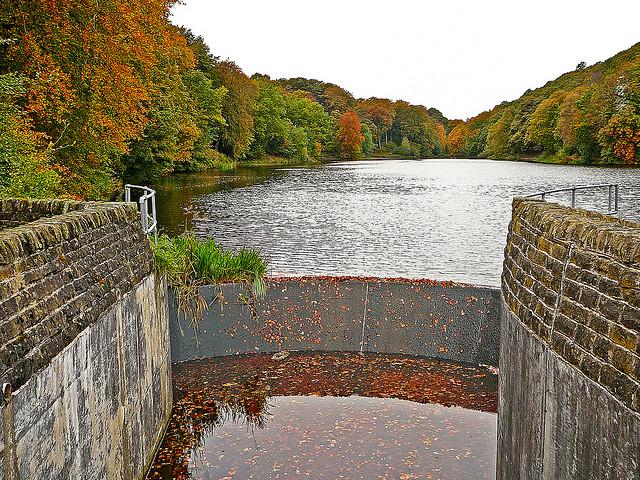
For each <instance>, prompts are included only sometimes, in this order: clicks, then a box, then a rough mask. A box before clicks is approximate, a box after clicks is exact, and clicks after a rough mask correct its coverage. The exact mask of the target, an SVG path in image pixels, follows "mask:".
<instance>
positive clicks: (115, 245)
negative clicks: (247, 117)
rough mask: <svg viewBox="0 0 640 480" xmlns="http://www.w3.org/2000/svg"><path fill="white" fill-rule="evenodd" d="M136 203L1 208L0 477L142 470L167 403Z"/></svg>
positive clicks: (161, 342)
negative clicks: (0, 399)
mask: <svg viewBox="0 0 640 480" xmlns="http://www.w3.org/2000/svg"><path fill="white" fill-rule="evenodd" d="M166 295H167V293H166V285H165V284H164V282H162V281H157V279H156V278H155V276H154V274H153V270H152V258H151V252H150V249H149V245H148V241H147V239H146V237H145V235H144V234H143V233H142V230H141V227H140V219H139V215H138V213H137V211H136V208H135V205H133V204H131V205H126V204H97V203H79V202H71V201H69V202H67V201H22V200H5V201H2V202H1V204H0V313H1V316H0V332H1V335H2V337H1V338H2V342H1V345H0V382H1V384H2V386H3V392H2V393H3V396H2V415H1V417H0V455H1V457H2V460H3V463H2V468H1V469H0V479H7V480H8V479H27V478H38V479H45V478H52V479H54V478H55V479H57V478H83V479H89V478H96V479H97V478H121V479H133V478H141V477H142V476H143V475H144V473H145V470H146V466H147V465H148V464H149V463H150V462H151V461H152V458H153V455H154V452H155V448H156V446H157V445H158V444H159V442H160V440H161V436H162V433H163V428H164V425H165V424H166V421H167V420H168V416H169V414H170V411H171V402H172V397H171V371H170V358H169V335H168V310H167V301H166Z"/></svg>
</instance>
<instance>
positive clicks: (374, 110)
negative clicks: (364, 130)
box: [358, 97, 395, 148]
mask: <svg viewBox="0 0 640 480" xmlns="http://www.w3.org/2000/svg"><path fill="white" fill-rule="evenodd" d="M358 111H360V112H361V114H362V115H364V116H365V117H366V118H368V119H369V120H371V122H372V124H373V127H374V131H373V132H372V134H373V135H374V138H375V141H376V143H377V144H378V148H381V146H382V138H383V137H384V142H385V143H386V142H388V141H389V136H388V134H389V129H390V128H391V125H392V124H393V119H394V117H395V108H394V105H393V102H392V101H391V100H388V99H386V98H374V97H372V98H369V99H367V100H363V101H361V102H359V103H358Z"/></svg>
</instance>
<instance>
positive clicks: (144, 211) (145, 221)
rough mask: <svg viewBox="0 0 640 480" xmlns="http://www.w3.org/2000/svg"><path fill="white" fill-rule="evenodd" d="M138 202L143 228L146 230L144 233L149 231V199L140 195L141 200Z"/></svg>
mask: <svg viewBox="0 0 640 480" xmlns="http://www.w3.org/2000/svg"><path fill="white" fill-rule="evenodd" d="M138 202H139V204H140V207H139V208H140V218H141V220H142V230H143V231H144V233H149V232H147V226H148V219H147V215H148V214H149V213H148V212H147V199H146V198H145V196H144V195H143V196H142V197H140V200H138Z"/></svg>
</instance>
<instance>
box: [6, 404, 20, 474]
mask: <svg viewBox="0 0 640 480" xmlns="http://www.w3.org/2000/svg"><path fill="white" fill-rule="evenodd" d="M12 397H13V395H12V394H9V395H8V396H7V398H6V399H5V401H4V405H3V406H2V426H3V432H2V433H3V437H4V449H3V452H2V453H3V455H2V457H3V458H2V463H3V465H2V468H3V473H4V478H5V479H6V480H18V479H19V478H20V471H19V470H18V457H17V455H16V439H15V435H16V432H15V424H14V418H13V401H12V400H13V398H12Z"/></svg>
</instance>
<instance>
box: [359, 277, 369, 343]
mask: <svg viewBox="0 0 640 480" xmlns="http://www.w3.org/2000/svg"><path fill="white" fill-rule="evenodd" d="M368 303H369V283H368V282H367V284H366V289H365V292H364V313H363V315H362V335H361V336H360V353H363V352H364V331H365V326H366V324H367V304H368Z"/></svg>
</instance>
